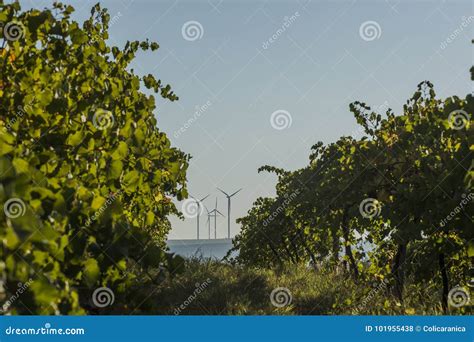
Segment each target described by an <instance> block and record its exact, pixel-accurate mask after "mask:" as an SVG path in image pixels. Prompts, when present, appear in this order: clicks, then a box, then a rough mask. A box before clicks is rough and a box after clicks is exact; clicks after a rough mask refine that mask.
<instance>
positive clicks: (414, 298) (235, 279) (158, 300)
mask: <svg viewBox="0 0 474 342" xmlns="http://www.w3.org/2000/svg"><path fill="white" fill-rule="evenodd" d="M276 288H286V289H288V291H289V292H288V294H289V295H288V296H287V297H284V295H283V296H281V297H280V300H283V302H285V300H286V299H287V298H289V297H290V296H291V302H288V301H287V302H288V303H287V305H283V306H281V307H277V306H275V305H273V304H272V301H271V299H270V296H271V293H272V291H273V290H274V289H276ZM440 298H441V289H440V288H437V287H436V285H435V284H434V283H431V282H429V283H426V284H423V285H415V284H410V282H409V281H408V285H407V286H406V288H405V299H404V302H403V303H399V302H398V301H397V300H396V298H395V297H393V296H392V295H391V291H390V283H389V282H387V283H384V282H380V281H379V282H370V281H365V282H359V283H358V284H355V283H354V281H353V280H352V279H351V278H350V275H349V274H348V273H346V272H339V273H336V272H322V273H321V272H316V271H315V270H313V269H310V268H307V267H305V266H303V265H301V266H298V267H295V266H292V267H285V268H282V269H278V270H270V269H257V268H249V267H241V266H236V265H230V264H225V263H219V262H217V261H210V260H198V259H194V260H188V261H186V267H185V270H184V272H182V273H181V274H178V275H174V276H173V277H170V278H169V279H166V280H165V281H164V282H163V283H162V284H161V285H160V286H159V287H157V288H156V291H154V293H153V296H151V297H149V298H147V299H146V301H153V304H154V305H153V307H154V308H157V307H158V309H157V311H156V312H155V310H156V309H153V312H150V311H149V310H148V309H146V305H145V306H144V307H143V308H142V310H141V312H135V313H141V314H168V315H173V314H175V315H178V314H179V315H356V314H359V315H405V314H410V315H411V314H416V315H441V314H443V313H442V307H441V300H440ZM451 309H452V310H451V312H450V313H451V314H463V313H468V312H470V313H471V314H472V310H471V309H472V307H464V308H462V309H456V308H451ZM469 310H470V311H469Z"/></svg>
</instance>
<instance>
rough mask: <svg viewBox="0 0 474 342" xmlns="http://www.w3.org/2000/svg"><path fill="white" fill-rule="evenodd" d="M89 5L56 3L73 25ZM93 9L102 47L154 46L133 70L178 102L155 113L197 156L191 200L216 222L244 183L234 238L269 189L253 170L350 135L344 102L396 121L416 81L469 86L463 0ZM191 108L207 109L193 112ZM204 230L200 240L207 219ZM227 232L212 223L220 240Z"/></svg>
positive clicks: (352, 127) (178, 234)
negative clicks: (68, 11) (70, 12)
mask: <svg viewBox="0 0 474 342" xmlns="http://www.w3.org/2000/svg"><path fill="white" fill-rule="evenodd" d="M97 1H98V0H94V1H84V0H81V1H64V2H65V3H70V4H72V5H73V6H74V7H75V8H76V10H77V12H76V13H75V18H76V19H77V20H83V19H85V18H86V17H87V16H88V15H89V13H90V8H91V7H92V6H93V5H94V4H95V3H96V2H97ZM24 3H25V2H24ZM26 3H28V1H26ZM29 3H30V4H31V5H33V6H35V7H44V6H49V5H50V4H51V3H52V1H38V0H34V1H30V2H29ZM101 3H102V5H103V7H106V8H108V9H109V12H110V15H111V18H112V24H111V28H110V43H111V44H113V45H117V46H120V47H123V45H124V44H125V42H126V41H127V40H136V39H138V40H141V39H145V38H150V39H151V40H154V41H157V42H158V43H159V44H160V46H161V48H160V49H159V50H158V51H155V52H154V53H141V54H140V55H139V56H138V58H137V60H136V61H135V63H133V65H132V66H133V68H134V69H135V71H136V72H137V73H138V74H141V75H145V74H148V73H152V74H154V75H155V76H157V77H158V78H160V79H162V80H163V82H164V83H170V84H171V85H172V87H173V89H174V91H175V92H176V93H177V95H178V96H179V97H180V100H179V101H178V102H173V103H171V102H166V101H164V100H161V99H160V100H159V101H158V108H157V110H156V112H155V114H156V116H157V118H158V125H159V128H160V129H161V130H163V131H165V132H166V133H167V134H168V136H169V137H170V139H171V141H172V144H173V145H174V146H177V147H179V148H180V149H182V150H183V151H185V152H187V153H190V154H191V155H192V156H193V158H192V160H191V165H190V168H189V172H188V181H189V184H188V185H189V190H190V193H191V194H192V195H194V196H197V197H202V196H204V195H207V194H211V196H210V197H209V199H208V200H206V201H205V204H206V205H208V206H209V207H213V206H214V202H215V198H216V197H217V198H218V200H219V210H220V211H221V212H223V213H224V214H226V210H227V207H226V206H227V204H226V200H225V198H224V197H223V196H222V195H221V194H220V193H219V192H218V191H217V190H216V187H221V188H223V189H224V190H225V191H229V192H233V191H235V190H237V189H238V188H240V187H242V188H243V190H242V192H241V193H239V194H238V195H236V196H235V197H234V199H233V202H232V206H233V208H232V210H233V214H232V221H233V223H232V235H235V234H236V233H237V232H238V230H239V227H238V225H237V224H236V223H235V222H234V221H235V218H237V217H241V216H243V215H245V213H246V212H247V210H248V209H249V208H250V207H251V204H252V203H253V201H254V200H255V199H256V198H257V197H258V196H272V195H273V194H274V190H273V189H274V185H275V181H276V177H275V176H273V175H268V174H266V173H263V174H257V168H258V167H259V166H261V165H265V164H269V165H274V166H277V167H282V168H285V169H296V168H300V167H303V166H305V165H306V164H307V162H308V155H309V150H310V147H311V146H312V145H313V144H314V143H315V142H317V141H319V140H321V141H323V142H326V143H328V142H331V141H334V140H336V139H337V138H338V137H340V136H341V135H354V134H358V127H357V125H356V122H355V120H354V118H353V117H352V115H351V113H350V112H349V110H348V105H349V103H351V102H353V101H355V100H360V101H363V102H366V103H367V104H369V105H372V106H373V108H380V109H381V110H383V109H384V108H386V107H387V106H388V107H390V108H393V109H394V110H395V111H396V112H399V110H400V108H401V107H402V105H403V104H404V103H405V101H406V99H407V98H408V97H409V96H411V95H412V93H413V92H414V90H415V88H416V86H417V84H418V83H419V82H421V81H423V80H430V81H431V82H433V83H434V85H435V89H436V91H437V93H438V95H439V96H442V97H445V96H449V95H454V94H456V95H461V96H464V95H466V94H467V93H468V92H471V91H472V84H471V81H470V79H469V68H470V66H471V65H472V64H473V50H472V48H471V44H470V41H471V38H472V37H474V35H473V29H474V17H473V16H472V15H473V3H474V2H472V1H469V0H466V1H455V0H453V1H413V0H406V1H382V0H381V1H341V0H337V1H336V0H334V1H315V0H313V1H205V0H204V1H197V0H195V1H182V0H180V1H151V0H148V1H146V0H134V1H133V0H115V1H101ZM189 22H190V23H189ZM186 23H187V25H186ZM285 23H286V24H285ZM189 25H190V27H189V30H186V27H187V26H189ZM183 26H184V29H183ZM197 107H198V108H202V107H203V109H201V110H200V111H199V113H198V114H195V112H196V108H197ZM276 111H279V112H277V113H276V114H275V115H276V116H277V118H279V119H277V120H275V121H274V122H273V125H272V122H271V117H272V113H274V112H276ZM284 111H285V112H284ZM280 115H281V117H280ZM280 119H289V120H286V121H285V120H281V121H280ZM189 120H190V121H189ZM290 121H291V125H289V123H290ZM186 122H190V125H186V126H185V124H186ZM279 125H282V126H279ZM274 126H275V127H277V128H283V129H275V128H274ZM178 206H180V204H179V203H178ZM172 223H173V230H172V232H171V234H170V238H172V239H191V238H195V237H196V219H186V220H185V221H180V220H177V219H172ZM201 228H202V230H201V237H203V236H204V237H207V227H206V216H205V215H203V216H202V217H201ZM226 234H227V219H226V218H221V219H220V220H218V232H217V235H218V237H225V236H226Z"/></svg>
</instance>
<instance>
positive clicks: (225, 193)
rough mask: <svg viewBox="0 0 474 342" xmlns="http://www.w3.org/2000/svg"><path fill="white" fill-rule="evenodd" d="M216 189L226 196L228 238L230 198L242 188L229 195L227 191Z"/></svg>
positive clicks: (228, 235)
mask: <svg viewBox="0 0 474 342" xmlns="http://www.w3.org/2000/svg"><path fill="white" fill-rule="evenodd" d="M217 190H219V191H220V192H222V193H223V194H224V195H225V196H226V197H227V238H229V239H230V198H231V197H232V196H234V195H236V194H237V193H238V192H239V191H240V190H242V188H240V189H239V190H237V191H236V192H234V193H233V194H231V195H229V194H228V193H227V192H225V191H224V190H221V189H219V188H217Z"/></svg>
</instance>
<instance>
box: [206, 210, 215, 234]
mask: <svg viewBox="0 0 474 342" xmlns="http://www.w3.org/2000/svg"><path fill="white" fill-rule="evenodd" d="M204 208H206V211H207V222H206V223H207V232H208V238H209V240H210V239H211V218H212V217H213V216H215V214H214V215H213V214H212V211H209V209H207V207H206V206H204Z"/></svg>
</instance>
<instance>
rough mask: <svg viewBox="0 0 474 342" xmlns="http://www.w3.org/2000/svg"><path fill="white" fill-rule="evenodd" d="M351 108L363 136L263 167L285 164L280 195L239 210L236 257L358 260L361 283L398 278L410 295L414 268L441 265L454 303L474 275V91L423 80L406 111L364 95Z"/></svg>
mask: <svg viewBox="0 0 474 342" xmlns="http://www.w3.org/2000/svg"><path fill="white" fill-rule="evenodd" d="M350 110H351V112H352V113H353V114H354V117H355V119H356V120H357V122H358V123H359V125H360V126H361V128H362V129H363V131H364V132H365V136H363V137H362V138H359V139H357V138H353V137H341V138H340V139H339V140H338V141H336V142H334V143H330V144H328V145H324V144H323V143H322V142H319V143H317V144H315V145H314V146H313V147H312V152H311V155H310V162H309V165H308V166H307V167H305V168H303V169H300V170H296V171H293V172H290V171H285V170H277V169H275V168H272V167H269V166H266V167H263V168H261V170H265V171H271V172H274V171H275V170H277V171H278V172H277V175H278V184H277V185H276V192H277V196H276V198H259V199H258V200H257V201H256V202H255V203H254V206H253V208H251V209H250V210H249V212H248V214H247V216H245V217H243V218H240V219H239V220H238V222H239V223H241V225H242V231H241V233H240V234H239V235H238V236H237V237H236V238H235V240H234V245H235V249H237V250H239V252H240V254H239V256H238V257H237V259H236V261H237V262H238V263H241V264H244V265H253V266H265V265H275V264H286V263H291V264H295V265H296V264H299V263H300V262H308V261H310V262H311V263H312V264H313V265H316V267H319V268H322V269H326V270H327V269H328V268H329V269H334V270H336V269H340V268H341V267H342V268H343V269H347V270H350V272H351V275H352V277H353V279H354V281H355V282H356V283H357V282H360V281H367V280H369V281H370V280H382V279H392V280H393V282H392V283H391V287H392V289H393V291H394V294H395V295H396V296H397V298H398V301H399V302H400V303H402V304H403V302H404V296H403V290H404V287H405V279H406V277H407V275H410V276H413V277H415V279H416V281H418V282H419V283H420V284H421V283H422V281H427V279H430V277H433V276H437V275H439V276H437V278H436V279H438V280H439V281H440V283H441V285H442V293H443V303H444V309H445V310H447V300H446V297H447V293H448V291H449V289H450V288H451V287H453V286H455V285H456V284H457V283H465V282H466V281H467V279H468V269H469V266H470V265H469V246H470V244H471V249H472V241H474V240H473V239H474V231H473V230H472V213H473V210H472V209H473V203H472V198H471V196H474V195H473V194H472V192H471V189H472V182H469V177H471V178H472V170H471V171H467V170H469V167H470V166H471V163H472V155H471V153H472V149H473V144H472V138H473V134H472V131H473V125H472V113H474V99H473V97H472V95H467V96H466V97H465V98H459V97H457V96H453V97H449V98H447V99H444V100H441V99H438V98H436V95H435V92H434V89H433V85H432V84H431V83H430V82H422V83H420V84H419V85H418V88H417V90H416V92H415V93H414V95H413V96H412V97H411V98H410V99H409V100H408V101H407V103H406V104H405V106H404V108H403V113H402V114H401V115H398V116H397V115H395V114H394V113H393V112H392V111H391V110H387V111H386V113H376V112H373V111H372V110H371V108H370V107H369V106H368V105H366V104H365V103H362V102H354V103H353V104H351V105H350ZM466 184H467V186H466ZM295 193H296V194H297V196H292V194H295ZM290 197H291V200H290V201H288V198H290ZM269 218H271V220H270V219H269ZM254 251H257V252H256V253H254ZM433 259H434V260H436V261H437V263H433ZM408 271H409V273H407V272H408ZM437 272H439V273H437Z"/></svg>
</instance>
